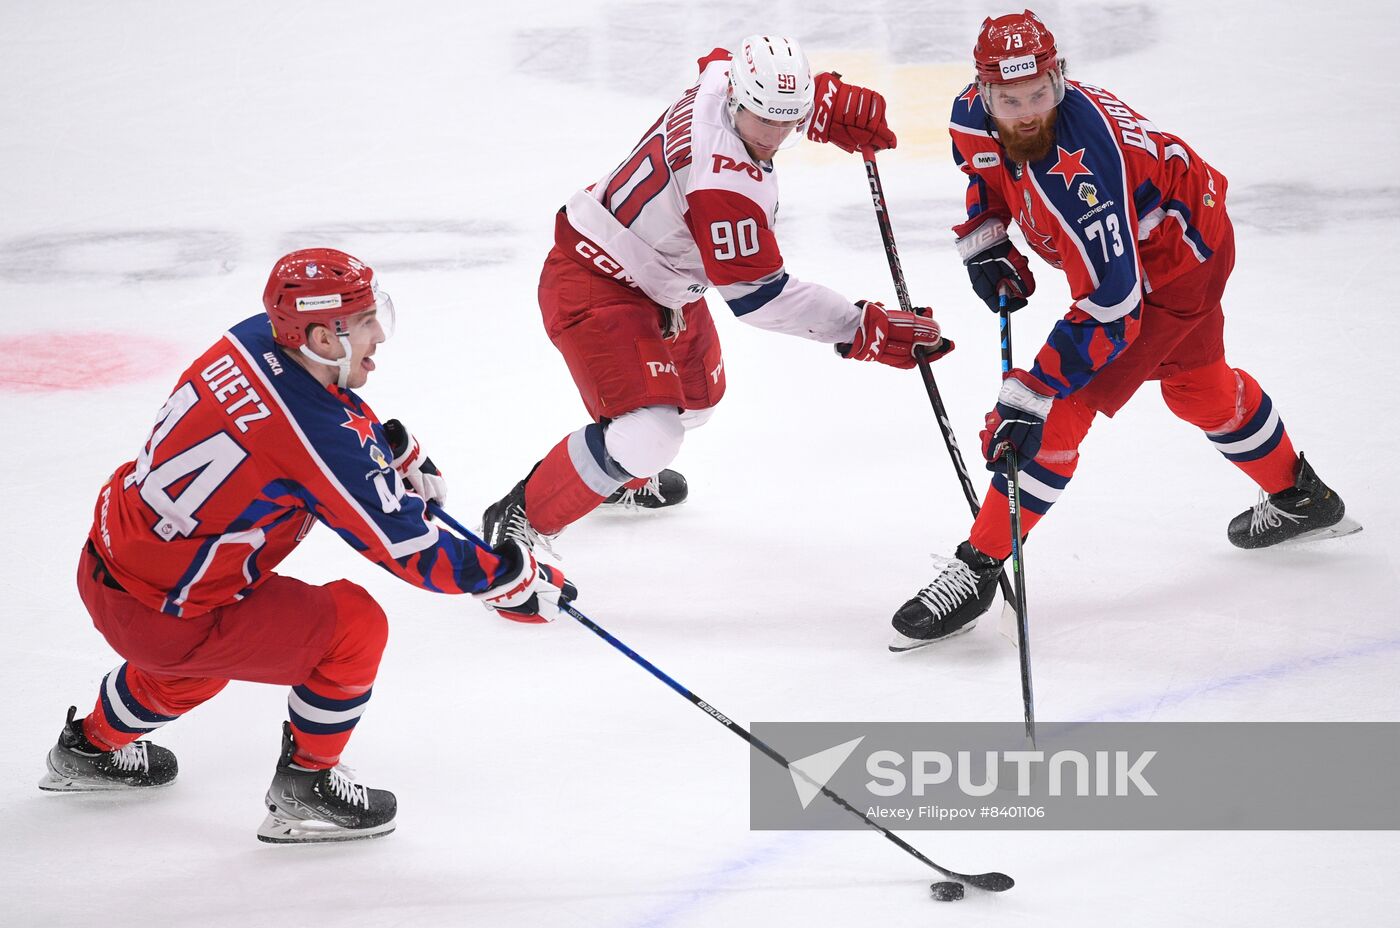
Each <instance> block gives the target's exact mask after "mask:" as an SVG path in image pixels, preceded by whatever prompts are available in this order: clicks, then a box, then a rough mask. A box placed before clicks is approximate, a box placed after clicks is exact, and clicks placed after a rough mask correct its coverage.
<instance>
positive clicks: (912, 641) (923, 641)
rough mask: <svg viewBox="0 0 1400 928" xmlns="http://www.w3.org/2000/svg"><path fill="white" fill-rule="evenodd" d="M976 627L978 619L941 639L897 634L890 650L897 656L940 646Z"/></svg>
mask: <svg viewBox="0 0 1400 928" xmlns="http://www.w3.org/2000/svg"><path fill="white" fill-rule="evenodd" d="M976 627H977V619H973V620H972V621H971V622H968V623H967V624H966V625H964V626H963V627H962V628H960V629H958V630H957V631H955V632H949V633H948V634H946V635H944V636H943V637H941V638H910V637H909V636H908V635H905V634H903V633H902V632H895V633H894V640H893V641H891V642H890V650H891V651H893V652H894V653H895V654H902V653H903V652H905V651H915V650H918V649H919V648H923V647H927V646H928V645H931V644H938V643H939V642H940V641H947V640H948V639H949V638H956V637H958V636H959V635H965V634H967V633H968V632H970V631H972V630H973V629H974V628H976Z"/></svg>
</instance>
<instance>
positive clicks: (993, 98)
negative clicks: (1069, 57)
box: [977, 68, 1065, 120]
mask: <svg viewBox="0 0 1400 928" xmlns="http://www.w3.org/2000/svg"><path fill="white" fill-rule="evenodd" d="M977 90H978V93H980V94H981V96H982V106H983V107H984V108H986V110H987V112H988V113H989V114H991V115H992V116H993V117H994V118H996V119H1006V120H1012V119H1027V118H1029V117H1033V116H1040V115H1042V114H1044V113H1048V112H1050V110H1052V109H1054V108H1055V107H1057V106H1059V105H1060V101H1061V100H1063V99H1064V98H1065V79H1064V76H1063V75H1061V73H1060V69H1059V68H1055V69H1053V70H1050V71H1047V72H1045V73H1044V74H1041V75H1040V76H1039V77H1033V78H1031V79H1030V80H1027V81H1017V82H1015V83H1014V84H988V83H985V82H982V83H979V84H978V87H977Z"/></svg>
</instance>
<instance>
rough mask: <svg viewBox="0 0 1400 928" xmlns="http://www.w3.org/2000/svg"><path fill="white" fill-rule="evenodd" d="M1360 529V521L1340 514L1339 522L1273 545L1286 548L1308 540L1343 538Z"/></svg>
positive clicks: (1305, 542)
mask: <svg viewBox="0 0 1400 928" xmlns="http://www.w3.org/2000/svg"><path fill="white" fill-rule="evenodd" d="M1359 531H1361V523H1360V522H1358V521H1356V520H1355V519H1353V518H1351V517H1350V516H1342V519H1341V521H1340V522H1337V523H1336V524H1335V525H1329V526H1327V527H1326V528H1315V529H1313V530H1312V531H1311V532H1304V533H1303V534H1301V535H1298V536H1296V537H1294V538H1290V539H1288V540H1287V541H1281V542H1279V543H1278V544H1276V545H1274V547H1275V548H1286V547H1288V546H1290V545H1300V544H1307V543H1308V542H1310V541H1326V540H1328V539H1329V538H1345V537H1346V536H1348V535H1355V534H1356V533H1357V532H1359Z"/></svg>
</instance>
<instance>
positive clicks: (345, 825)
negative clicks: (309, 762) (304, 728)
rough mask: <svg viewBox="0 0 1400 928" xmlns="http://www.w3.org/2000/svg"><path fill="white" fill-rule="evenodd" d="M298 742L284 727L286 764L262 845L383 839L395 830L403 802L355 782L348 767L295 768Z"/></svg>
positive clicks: (277, 779) (270, 801) (280, 767)
mask: <svg viewBox="0 0 1400 928" xmlns="http://www.w3.org/2000/svg"><path fill="white" fill-rule="evenodd" d="M295 749H296V742H295V741H293V740H292V726H291V723H290V722H283V723H282V758H281V760H279V761H278V762H277V772H276V773H275V774H273V775H272V785H271V786H269V787H268V788H267V799H266V805H267V818H266V819H265V820H264V821H263V823H262V827H260V828H259V829H258V840H259V841H266V842H268V843H270V844H312V843H318V842H323V841H357V840H359V839H361V838H378V837H382V836H383V835H387V834H388V833H389V832H391V831H393V830H394V815H395V814H396V813H397V812H398V802H397V801H396V800H395V799H394V794H393V793H391V792H389V791H388V790H387V789H370V788H369V787H368V786H362V785H361V784H359V783H357V782H355V778H354V771H352V770H350V769H349V768H348V767H346V766H345V765H344V764H337V765H336V766H334V767H331V768H330V769H328V770H305V769H303V768H301V767H298V766H296V765H295V764H293V763H292V753H293V752H294V751H295Z"/></svg>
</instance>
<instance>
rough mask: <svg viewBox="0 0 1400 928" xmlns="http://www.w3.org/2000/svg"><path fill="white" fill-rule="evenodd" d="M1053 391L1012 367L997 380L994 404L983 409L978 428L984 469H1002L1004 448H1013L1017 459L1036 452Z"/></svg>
mask: <svg viewBox="0 0 1400 928" xmlns="http://www.w3.org/2000/svg"><path fill="white" fill-rule="evenodd" d="M1054 400H1055V391H1053V390H1051V389H1050V388H1049V387H1047V386H1046V385H1045V384H1043V383H1041V382H1040V380H1038V379H1037V378H1035V377H1033V376H1031V375H1030V374H1028V373H1026V372H1025V371H1023V370H1014V371H1012V372H1011V376H1010V377H1007V378H1006V379H1005V380H1003V381H1002V382H1001V393H999V394H997V405H996V408H995V409H993V410H992V411H991V412H989V413H987V425H986V428H984V429H983V430H982V457H984V458H986V459H987V470H994V471H1005V470H1006V460H1005V458H1004V455H1005V453H1006V449H1007V448H1011V449H1012V450H1013V451H1015V452H1016V457H1017V461H1018V462H1021V461H1029V460H1031V459H1033V458H1034V457H1035V456H1036V455H1037V454H1039V453H1040V440H1041V438H1042V437H1043V434H1044V432H1045V418H1046V417H1047V416H1049V415H1050V404H1051V403H1053V402H1054Z"/></svg>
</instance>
